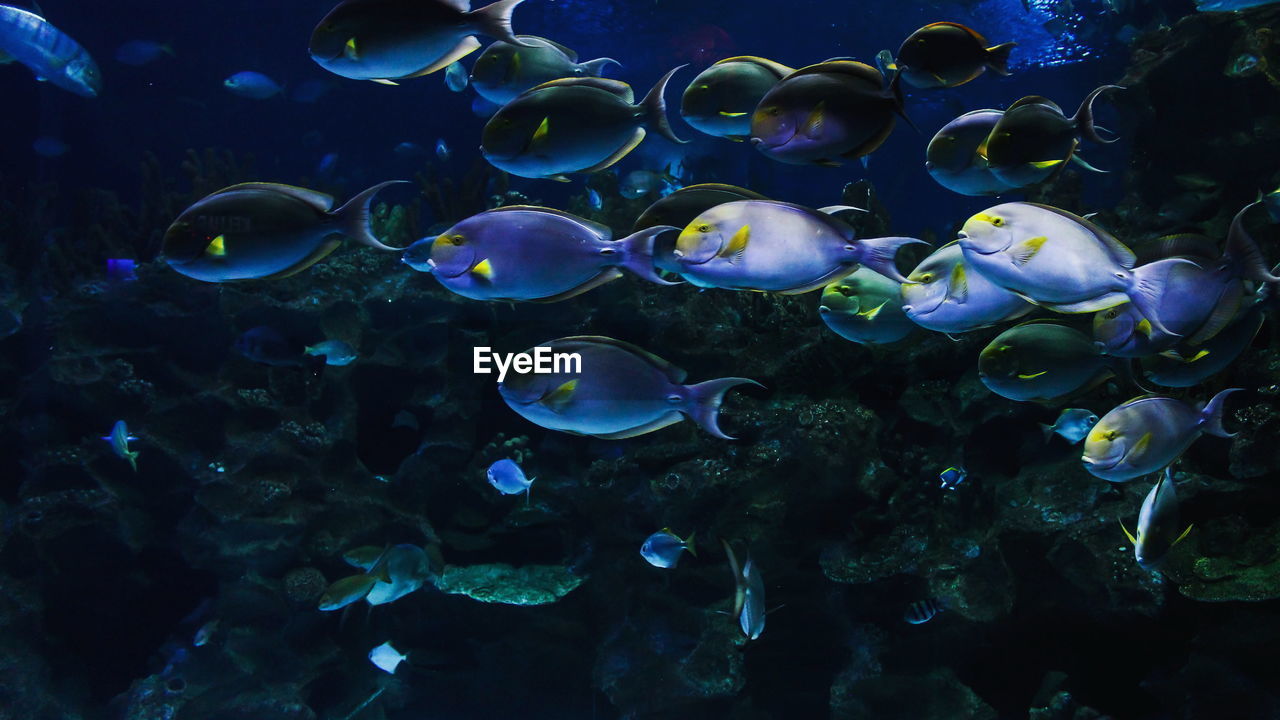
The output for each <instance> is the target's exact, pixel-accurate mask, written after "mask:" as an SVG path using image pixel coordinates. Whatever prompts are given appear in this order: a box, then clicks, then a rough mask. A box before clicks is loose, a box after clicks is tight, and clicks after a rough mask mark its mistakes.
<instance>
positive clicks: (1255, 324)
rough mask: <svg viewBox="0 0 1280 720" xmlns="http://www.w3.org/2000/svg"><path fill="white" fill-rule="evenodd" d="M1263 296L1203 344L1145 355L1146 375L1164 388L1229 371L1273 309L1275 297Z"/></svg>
mask: <svg viewBox="0 0 1280 720" xmlns="http://www.w3.org/2000/svg"><path fill="white" fill-rule="evenodd" d="M1272 272H1275V270H1272ZM1260 295H1261V296H1263V297H1260V298H1259V299H1257V300H1255V301H1254V302H1253V304H1252V305H1250V306H1249V309H1248V310H1245V311H1244V312H1243V313H1241V314H1240V316H1239V317H1238V318H1236V319H1235V320H1234V321H1232V323H1231V324H1230V325H1228V326H1227V327H1226V328H1225V329H1223V331H1222V332H1220V333H1218V334H1217V335H1214V336H1213V337H1212V338H1209V339H1208V340H1207V341H1205V343H1204V344H1203V345H1196V346H1195V347H1187V346H1184V345H1178V346H1176V347H1174V348H1172V349H1170V350H1165V351H1164V352H1162V353H1159V354H1157V355H1152V356H1151V357H1147V358H1143V359H1142V370H1143V372H1144V373H1145V374H1146V376H1147V378H1149V379H1150V380H1151V381H1152V382H1154V383H1156V384H1157V385H1163V386H1165V387H1195V386H1196V385H1199V384H1200V383H1202V382H1204V381H1205V380H1206V379H1208V378H1209V377H1211V376H1213V375H1215V374H1217V373H1220V372H1222V371H1223V370H1226V369H1227V368H1228V367H1229V366H1230V365H1231V363H1233V362H1235V360H1236V358H1238V357H1240V354H1241V353H1242V352H1244V351H1245V348H1247V347H1249V345H1250V344H1252V343H1253V338H1254V337H1255V336H1256V335H1257V334H1258V330H1260V329H1262V324H1263V322H1265V321H1266V319H1267V313H1268V312H1270V311H1271V310H1272V309H1273V308H1274V305H1275V300H1273V299H1272V298H1271V297H1270V293H1260Z"/></svg>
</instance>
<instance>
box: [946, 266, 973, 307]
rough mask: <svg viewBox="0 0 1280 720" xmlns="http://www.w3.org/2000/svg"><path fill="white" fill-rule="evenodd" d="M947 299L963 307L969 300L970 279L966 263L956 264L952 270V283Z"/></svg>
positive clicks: (948, 289)
mask: <svg viewBox="0 0 1280 720" xmlns="http://www.w3.org/2000/svg"><path fill="white" fill-rule="evenodd" d="M947 297H949V298H951V299H952V300H955V301H956V304H957V305H963V304H964V302H965V301H966V300H968V299H969V277H968V275H967V274H966V273H965V270H964V263H956V264H955V266H954V267H952V268H951V282H950V285H949V286H948V288H947Z"/></svg>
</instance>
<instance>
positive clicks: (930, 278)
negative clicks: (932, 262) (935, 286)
mask: <svg viewBox="0 0 1280 720" xmlns="http://www.w3.org/2000/svg"><path fill="white" fill-rule="evenodd" d="M920 282H922V283H924V284H925V285H928V284H929V283H931V282H933V273H925V274H923V275H921V276H920Z"/></svg>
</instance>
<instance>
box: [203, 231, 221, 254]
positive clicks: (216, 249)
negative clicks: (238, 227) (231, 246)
mask: <svg viewBox="0 0 1280 720" xmlns="http://www.w3.org/2000/svg"><path fill="white" fill-rule="evenodd" d="M204 251H205V254H207V255H212V256H213V257H226V255H227V236H226V235H219V236H218V237H216V238H214V239H213V242H211V243H209V247H207V248H205V249H204Z"/></svg>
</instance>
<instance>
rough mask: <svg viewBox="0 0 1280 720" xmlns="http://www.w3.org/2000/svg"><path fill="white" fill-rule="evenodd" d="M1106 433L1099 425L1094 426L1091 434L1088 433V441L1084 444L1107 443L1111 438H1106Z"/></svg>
mask: <svg viewBox="0 0 1280 720" xmlns="http://www.w3.org/2000/svg"><path fill="white" fill-rule="evenodd" d="M1107 433H1108V430H1107V429H1106V428H1104V427H1103V426H1102V425H1101V424H1099V425H1095V426H1094V428H1093V432H1091V433H1089V439H1088V440H1086V441H1085V442H1090V443H1100V442H1108V441H1110V440H1111V438H1110V437H1108V436H1107Z"/></svg>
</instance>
